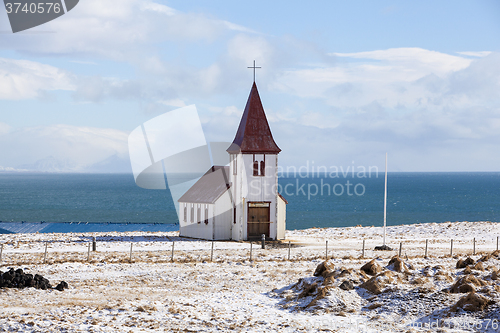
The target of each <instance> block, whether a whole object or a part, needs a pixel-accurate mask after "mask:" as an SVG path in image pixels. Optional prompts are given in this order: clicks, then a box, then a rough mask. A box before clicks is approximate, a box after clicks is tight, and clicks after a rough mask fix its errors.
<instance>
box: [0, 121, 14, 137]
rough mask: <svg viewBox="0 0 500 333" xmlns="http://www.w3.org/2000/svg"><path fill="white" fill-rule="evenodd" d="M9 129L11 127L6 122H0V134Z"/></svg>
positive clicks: (5, 132)
mask: <svg viewBox="0 0 500 333" xmlns="http://www.w3.org/2000/svg"><path fill="white" fill-rule="evenodd" d="M10 130H11V127H10V126H9V125H8V124H6V123H2V122H0V135H4V134H7V133H9V132H10Z"/></svg>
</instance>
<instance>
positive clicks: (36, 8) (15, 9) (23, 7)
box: [5, 2, 61, 14]
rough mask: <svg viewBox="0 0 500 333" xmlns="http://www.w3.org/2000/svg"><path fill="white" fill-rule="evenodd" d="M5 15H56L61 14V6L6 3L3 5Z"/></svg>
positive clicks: (55, 4)
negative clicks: (5, 11)
mask: <svg viewBox="0 0 500 333" xmlns="http://www.w3.org/2000/svg"><path fill="white" fill-rule="evenodd" d="M5 9H6V10H7V14H11V13H14V14H18V13H19V14H20V13H26V14H36V13H38V14H43V13H47V14H48V13H56V14H59V13H60V12H61V4H60V3H57V2H56V3H53V2H45V3H44V2H39V3H30V4H28V3H21V2H12V3H11V2H7V3H5Z"/></svg>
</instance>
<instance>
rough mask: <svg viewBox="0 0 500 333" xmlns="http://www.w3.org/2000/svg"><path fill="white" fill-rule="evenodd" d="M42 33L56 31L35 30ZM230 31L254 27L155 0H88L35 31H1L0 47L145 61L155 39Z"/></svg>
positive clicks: (210, 35) (209, 37)
mask: <svg viewBox="0 0 500 333" xmlns="http://www.w3.org/2000/svg"><path fill="white" fill-rule="evenodd" d="M2 14H4V13H2ZM37 31H51V32H53V33H46V34H35V33H36V32H37ZM227 31H235V32H241V31H244V32H249V31H250V30H249V29H247V28H245V27H242V26H240V25H237V24H234V23H231V22H227V21H224V20H217V19H213V18H210V17H208V16H206V15H203V14H198V13H183V12H180V11H177V10H175V9H173V8H171V7H168V6H165V5H162V4H159V3H156V2H154V1H150V0H106V1H101V0H86V1H80V2H79V4H78V6H77V7H75V9H74V10H72V11H71V12H69V13H67V14H66V15H64V16H62V17H60V18H58V19H57V20H53V21H51V22H48V23H46V24H44V25H42V26H40V27H37V28H33V29H31V30H30V34H21V35H22V36H21V35H18V34H16V35H15V36H14V35H9V34H5V35H0V48H5V49H16V50H18V51H26V52H30V53H45V54H64V55H68V54H73V55H75V54H82V55H93V56H95V55H97V56H102V57H105V58H111V59H114V60H118V61H123V60H131V59H135V60H136V61H141V60H144V54H151V50H152V49H154V47H155V46H154V45H155V43H158V42H164V41H181V42H183V43H185V42H186V41H203V40H204V41H213V40H214V39H215V38H217V36H220V35H221V34H223V33H225V32H227ZM20 36H21V37H20Z"/></svg>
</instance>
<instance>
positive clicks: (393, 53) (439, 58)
mask: <svg viewBox="0 0 500 333" xmlns="http://www.w3.org/2000/svg"><path fill="white" fill-rule="evenodd" d="M332 55H335V56H337V57H347V58H355V59H373V60H381V61H384V62H388V63H390V64H391V68H393V67H398V68H405V69H406V71H409V70H411V68H415V70H417V69H418V70H419V71H420V72H423V73H425V72H431V73H434V74H436V75H437V74H446V73H449V72H450V71H457V70H460V69H464V68H466V67H467V66H469V64H470V62H471V61H470V60H469V59H464V58H462V57H457V56H452V55H449V54H446V53H441V52H436V51H429V50H425V49H421V48H417V47H412V48H395V49H387V50H377V51H368V52H358V53H332ZM376 67H378V66H376Z"/></svg>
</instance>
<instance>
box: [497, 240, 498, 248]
mask: <svg viewBox="0 0 500 333" xmlns="http://www.w3.org/2000/svg"><path fill="white" fill-rule="evenodd" d="M497 251H498V236H497Z"/></svg>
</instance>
